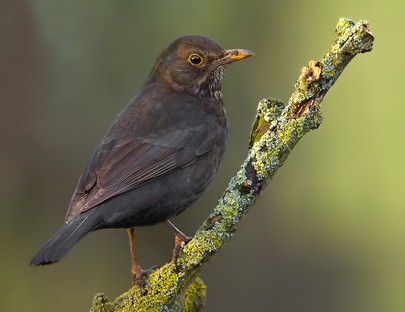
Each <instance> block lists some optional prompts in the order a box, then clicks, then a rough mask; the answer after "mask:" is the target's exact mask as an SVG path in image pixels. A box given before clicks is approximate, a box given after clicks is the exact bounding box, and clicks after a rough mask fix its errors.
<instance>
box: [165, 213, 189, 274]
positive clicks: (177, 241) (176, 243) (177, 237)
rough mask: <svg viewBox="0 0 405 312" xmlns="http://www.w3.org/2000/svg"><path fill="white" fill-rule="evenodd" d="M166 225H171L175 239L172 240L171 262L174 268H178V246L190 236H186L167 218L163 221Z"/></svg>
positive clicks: (187, 240)
mask: <svg viewBox="0 0 405 312" xmlns="http://www.w3.org/2000/svg"><path fill="white" fill-rule="evenodd" d="M165 222H166V224H167V225H168V226H170V227H171V229H172V230H173V232H174V235H175V240H174V249H173V262H174V265H175V266H176V269H177V270H178V269H179V268H178V266H177V259H178V258H179V253H180V248H181V244H182V243H183V242H184V243H186V244H187V243H188V242H189V241H190V240H191V239H192V237H189V236H186V235H185V234H184V233H183V232H181V231H180V230H179V229H178V228H177V227H176V226H175V225H174V224H173V223H171V222H170V221H169V220H166V221H165Z"/></svg>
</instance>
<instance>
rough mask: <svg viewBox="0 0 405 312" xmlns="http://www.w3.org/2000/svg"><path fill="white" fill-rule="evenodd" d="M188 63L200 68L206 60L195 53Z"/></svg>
mask: <svg viewBox="0 0 405 312" xmlns="http://www.w3.org/2000/svg"><path fill="white" fill-rule="evenodd" d="M188 62H189V63H190V64H191V65H193V66H200V65H201V64H202V63H203V62H204V59H203V58H202V56H200V55H198V54H196V53H193V54H191V55H190V56H189V57H188Z"/></svg>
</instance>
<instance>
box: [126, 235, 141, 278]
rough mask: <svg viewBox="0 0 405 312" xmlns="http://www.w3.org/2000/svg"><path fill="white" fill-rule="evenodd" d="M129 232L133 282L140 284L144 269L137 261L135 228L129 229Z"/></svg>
mask: <svg viewBox="0 0 405 312" xmlns="http://www.w3.org/2000/svg"><path fill="white" fill-rule="evenodd" d="M127 233H128V238H129V248H130V251H131V272H132V284H133V285H135V284H138V285H139V286H140V285H141V279H142V269H141V267H140V266H139V264H138V262H137V261H136V253H135V238H134V229H133V228H130V229H127Z"/></svg>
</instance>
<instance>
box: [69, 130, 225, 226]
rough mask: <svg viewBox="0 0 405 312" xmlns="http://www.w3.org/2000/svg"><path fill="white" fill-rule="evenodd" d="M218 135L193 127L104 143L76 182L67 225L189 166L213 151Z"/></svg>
mask: <svg viewBox="0 0 405 312" xmlns="http://www.w3.org/2000/svg"><path fill="white" fill-rule="evenodd" d="M219 135H220V130H215V129H212V128H210V129H207V127H204V126H196V127H194V128H185V129H173V130H172V131H167V132H166V133H164V134H160V135H159V134H156V135H154V136H148V137H144V138H142V137H141V138H135V139H134V138H132V137H129V136H127V137H125V138H123V139H121V140H111V141H108V142H103V143H102V144H100V145H99V146H98V147H97V149H96V151H95V152H94V154H93V156H92V158H91V159H90V162H89V163H88V165H87V167H86V169H85V170H84V171H83V173H82V175H81V177H80V179H79V183H78V185H77V188H76V190H75V192H74V194H73V197H72V199H71V202H70V207H69V210H68V213H67V215H66V221H69V220H71V219H72V218H73V217H74V216H75V215H76V214H77V213H79V212H83V211H86V210H89V209H91V208H92V207H94V206H96V205H98V204H100V203H102V202H103V201H105V200H107V199H108V198H111V197H113V196H115V195H118V194H120V193H123V192H126V191H128V190H131V189H134V188H137V187H139V186H141V185H143V184H144V183H146V182H148V181H151V180H154V179H156V178H159V177H161V176H163V175H165V174H167V173H169V172H170V171H172V170H174V169H176V168H181V167H186V166H189V165H191V164H192V163H193V162H195V161H196V160H197V159H198V158H199V157H200V156H201V155H203V154H205V153H207V152H208V151H209V150H211V149H212V148H213V146H214V145H215V143H216V141H217V139H218V137H219Z"/></svg>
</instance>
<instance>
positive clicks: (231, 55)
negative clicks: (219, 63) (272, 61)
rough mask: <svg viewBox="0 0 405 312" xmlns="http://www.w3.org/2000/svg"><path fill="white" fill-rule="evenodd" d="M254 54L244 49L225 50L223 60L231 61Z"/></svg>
mask: <svg viewBox="0 0 405 312" xmlns="http://www.w3.org/2000/svg"><path fill="white" fill-rule="evenodd" d="M254 55H255V54H254V53H253V52H251V51H249V50H245V49H234V50H226V51H225V57H224V60H225V61H226V62H227V63H231V62H235V61H239V60H241V59H244V58H247V57H249V56H254Z"/></svg>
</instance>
